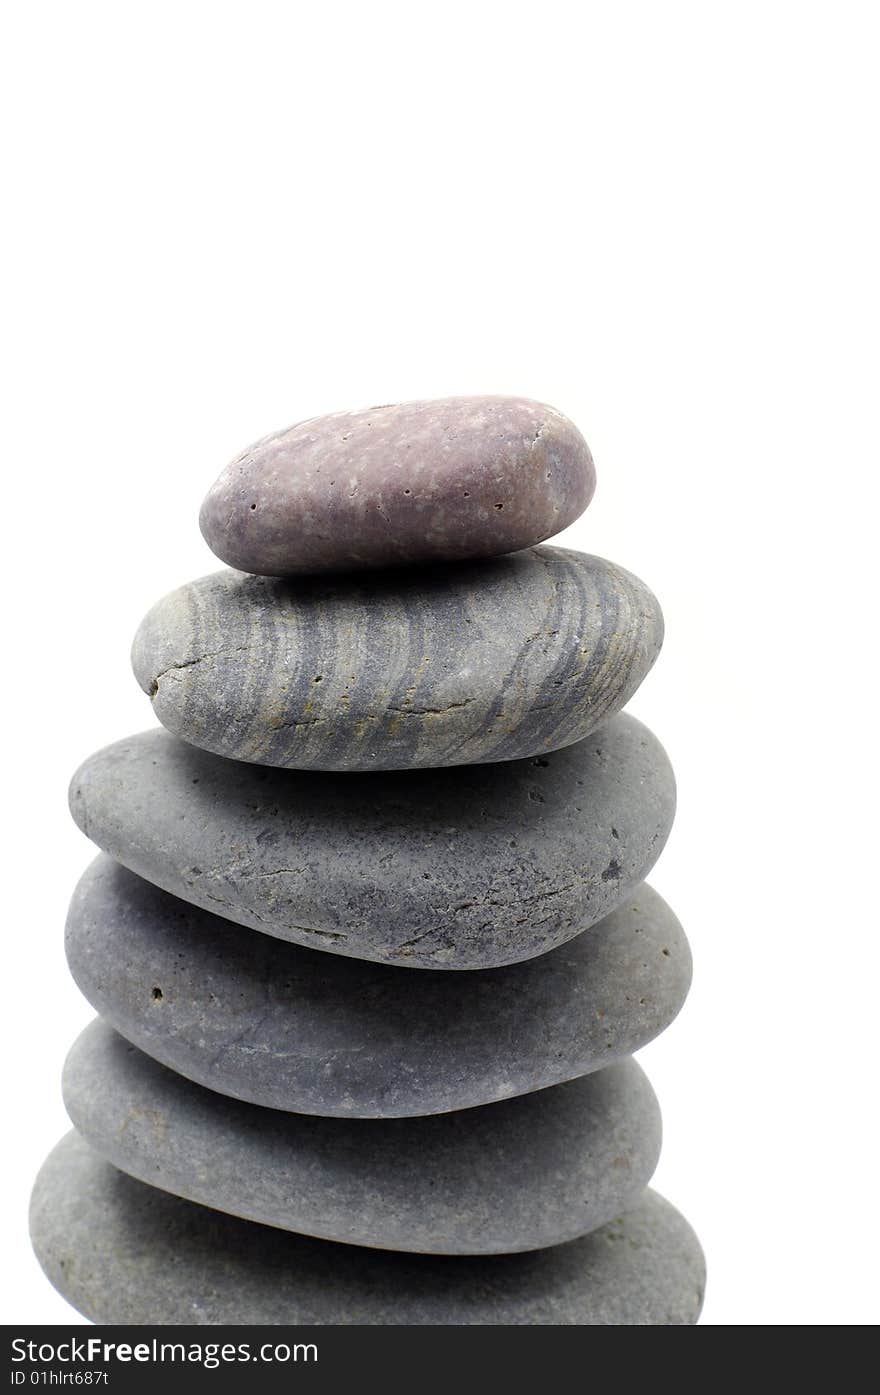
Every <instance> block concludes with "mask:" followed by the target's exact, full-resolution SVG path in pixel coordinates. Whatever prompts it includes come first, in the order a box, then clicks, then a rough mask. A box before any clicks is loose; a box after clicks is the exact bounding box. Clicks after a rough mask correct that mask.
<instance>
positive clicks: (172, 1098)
mask: <svg viewBox="0 0 880 1395" xmlns="http://www.w3.org/2000/svg"><path fill="white" fill-rule="evenodd" d="M64 1100H65V1104H66V1106H67V1111H68V1113H69V1115H70V1117H71V1120H72V1121H73V1123H74V1124H75V1126H76V1128H77V1129H78V1130H79V1132H80V1133H81V1134H82V1135H83V1137H84V1138H85V1139H86V1140H87V1142H88V1143H90V1144H91V1146H92V1147H93V1148H95V1149H96V1150H97V1151H98V1152H99V1153H101V1154H102V1156H104V1157H106V1158H107V1159H108V1160H109V1161H110V1162H112V1163H113V1164H114V1165H115V1166H116V1167H120V1168H122V1170H123V1171H124V1172H129V1173H131V1174H132V1176H134V1177H138V1178H139V1179H140V1180H141V1181H142V1182H151V1183H152V1184H153V1185H155V1186H157V1187H162V1188H163V1189H164V1190H165V1191H169V1192H174V1193H175V1195H177V1196H184V1197H187V1198H188V1199H189V1200H190V1201H199V1202H202V1203H203V1204H204V1205H205V1206H212V1207H215V1208H216V1209H217V1210H219V1211H229V1212H231V1213H232V1214H233V1215H236V1216H244V1217H245V1218H247V1219H248V1220H252V1221H261V1222H263V1223H264V1224H266V1225H274V1226H279V1227H281V1228H282V1229H284V1230H296V1231H301V1232H303V1233H304V1234H306V1235H319V1236H322V1237H323V1238H324V1239H327V1240H342V1241H346V1242H347V1243H349V1244H354V1245H371V1246H375V1247H377V1248H379V1249H387V1250H413V1251H417V1252H419V1253H423V1254H503V1253H506V1252H511V1251H515V1250H535V1249H539V1248H540V1247H541V1246H543V1245H555V1244H558V1243H559V1242H560V1241H564V1240H572V1239H574V1238H575V1236H578V1235H584V1234H586V1232H587V1231H589V1230H595V1228H596V1227H597V1226H600V1225H603V1224H604V1223H605V1222H606V1221H609V1220H611V1219H612V1218H613V1217H614V1216H617V1215H619V1214H620V1212H621V1211H624V1210H626V1208H627V1207H628V1206H629V1205H631V1204H632V1203H633V1202H634V1200H635V1199H636V1198H637V1197H638V1195H639V1193H640V1192H641V1191H642V1190H643V1189H644V1187H645V1186H646V1185H647V1183H648V1181H649V1179H650V1177H651V1174H652V1172H653V1171H654V1168H655V1166H656V1164H657V1158H658V1156H659V1153H660V1113H659V1110H658V1107H657V1101H656V1099H655V1097H654V1092H653V1091H652V1089H651V1087H650V1085H649V1084H648V1081H647V1079H646V1077H645V1076H644V1074H643V1073H642V1071H641V1070H640V1068H639V1067H638V1066H637V1065H636V1063H635V1062H634V1061H632V1060H628V1061H619V1062H618V1063H617V1064H616V1065H613V1066H609V1067H608V1068H607V1070H603V1071H597V1072H596V1073H595V1074H594V1075H589V1076H585V1077H584V1078H583V1079H582V1080H571V1081H569V1082H568V1083H567V1084H565V1085H554V1086H553V1087H552V1088H551V1089H549V1090H538V1091H536V1092H535V1093H533V1094H530V1095H521V1096H519V1098H517V1099H513V1100H504V1101H502V1102H501V1103H500V1104H487V1105H484V1106H483V1107H482V1108H481V1109H466V1110H459V1111H457V1112H456V1113H453V1114H436V1115H433V1116H430V1117H427V1118H420V1119H322V1118H319V1117H318V1116H317V1115H314V1114H289V1113H283V1112H281V1111H280V1110H277V1109H263V1108H261V1107H260V1106H259V1105H255V1104H243V1103H242V1102H241V1101H240V1100H232V1099H229V1098H228V1097H227V1096H226V1095H218V1094H216V1093H215V1092H214V1091H213V1090H205V1089H204V1088H203V1087H202V1086H201V1085H194V1084H193V1083H192V1081H190V1080H185V1079H184V1078H183V1077H182V1076H180V1075H177V1074H176V1073H175V1072H174V1071H170V1070H168V1068H167V1067H166V1066H162V1065H160V1064H159V1063H158V1061H154V1060H152V1059H151V1058H150V1057H149V1056H145V1055H144V1054H143V1052H141V1051H138V1050H137V1048H136V1047H134V1046H131V1045H130V1044H129V1043H128V1042H127V1041H125V1039H124V1038H123V1037H120V1036H118V1035H117V1034H116V1033H115V1032H114V1031H113V1029H112V1028H111V1027H109V1026H108V1025H107V1023H105V1022H102V1021H101V1020H100V1018H98V1019H96V1020H95V1022H93V1023H92V1025H91V1026H90V1027H87V1028H86V1030H85V1032H83V1033H82V1035H81V1036H80V1037H79V1038H78V1040H77V1042H76V1044H75V1045H74V1047H73V1049H72V1050H71V1052H70V1055H69V1056H68V1058H67V1064H66V1066H65V1069H64Z"/></svg>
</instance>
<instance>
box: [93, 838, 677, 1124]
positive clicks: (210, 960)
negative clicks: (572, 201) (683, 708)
mask: <svg viewBox="0 0 880 1395" xmlns="http://www.w3.org/2000/svg"><path fill="white" fill-rule="evenodd" d="M66 945H67V956H68V962H69V964H70V968H71V972H72V974H73V977H74V978H75V980H76V982H77V983H78V985H79V987H80V988H81V989H82V991H83V993H84V994H85V995H86V997H87V998H88V999H89V1001H90V1002H91V1003H92V1005H93V1006H94V1007H95V1008H96V1009H97V1011H98V1012H100V1013H101V1014H102V1016H104V1017H106V1018H107V1019H108V1020H109V1021H110V1022H112V1023H113V1026H114V1027H116V1028H117V1029H118V1030H119V1031H120V1032H122V1034H123V1035H124V1036H125V1037H127V1038H128V1039H129V1040H130V1041H133V1042H134V1043H135V1045H136V1046H139V1047H141V1048H142V1049H143V1050H144V1051H146V1052H148V1053H149V1054H150V1055H151V1056H154V1057H156V1059H157V1060H159V1061H162V1062H164V1064H165V1065H167V1066H171V1067H172V1068H173V1069H174V1070H176V1071H179V1072H180V1073H181V1074H183V1075H185V1076H187V1077H189V1078H190V1079H191V1080H195V1081H198V1082H199V1083H200V1084H202V1085H207V1086H208V1087H209V1088H211V1089H214V1090H219V1091H221V1092H222V1093H224V1094H227V1095H234V1096H236V1097H237V1098H239V1099H244V1100H249V1101H251V1102H252V1103H255V1104H262V1105H268V1106H270V1107H272V1108H275V1109H290V1110H294V1111H297V1112H299V1113H305V1114H325V1115H334V1116H341V1117H349V1118H358V1117H360V1118H395V1117H401V1116H408V1115H414V1114H435V1113H442V1112H443V1111H445V1110H451V1109H464V1108H467V1107H469V1106H473V1105H480V1104H488V1103H489V1102H490V1101H493V1100H498V1099H505V1098H508V1097H510V1096H512V1095H520V1094H525V1093H526V1092H527V1091H529V1090H536V1089H540V1088H542V1087H545V1086H547V1085H556V1084H558V1083H560V1082H561V1081H563V1080H570V1079H573V1078H575V1077H577V1076H580V1075H586V1074H587V1073H588V1072H590V1071H592V1070H595V1069H597V1068H598V1067H601V1066H604V1065H608V1064H609V1062H611V1061H614V1060H616V1059H618V1058H619V1057H621V1056H626V1055H629V1054H630V1053H631V1052H633V1051H636V1050H638V1048H639V1047H640V1046H643V1045H644V1044H645V1043H646V1042H647V1041H650V1040H651V1038H652V1037H655V1036H656V1035H657V1033H658V1032H661V1031H662V1030H663V1029H664V1027H666V1026H668V1025H669V1023H670V1022H671V1021H672V1019H673V1017H674V1016H675V1015H676V1013H677V1012H678V1010H679V1008H680V1007H681V1005H682V1003H683V1001H684V998H685V995H686V993H687V991H688V987H689V985H690V977H691V956H690V951H689V948H688V943H687V940H686V938H685V935H684V932H683V930H682V928H681V926H680V925H679V923H678V921H677V920H676V918H675V916H674V915H673V913H672V911H671V910H670V909H669V907H668V906H667V905H666V903H665V902H664V901H663V900H662V899H661V897H659V896H658V895H657V893H656V892H655V891H652V890H651V888H650V887H649V886H645V885H642V886H639V887H637V888H636V889H635V891H634V892H632V893H631V894H630V896H628V897H627V899H626V900H625V901H624V902H623V904H622V905H621V906H619V907H618V908H617V909H616V910H614V911H612V912H611V913H610V915H608V916H606V917H605V918H604V920H602V921H601V922H600V923H599V924H598V925H595V926H594V927H593V928H592V930H590V932H589V934H586V935H578V936H577V937H576V938H575V939H573V940H571V941H569V943H568V944H567V945H563V946H562V947H561V948H559V949H556V950H553V952H552V953H551V954H544V955H541V956H540V957H539V958H537V959H530V960H528V961H527V962H526V963H522V964H513V965H510V966H509V967H508V968H505V969H486V970H483V971H480V970H475V971H474V972H472V973H467V974H444V973H436V972H432V971H430V970H426V971H424V972H422V973H417V974H413V973H409V972H407V971H406V970H404V969H399V968H395V967H392V966H390V965H383V964H371V963H366V962H364V961H361V960H357V959H344V958H342V957H340V956H339V955H330V954H322V953H319V952H318V951H315V950H310V949H305V948H303V947H302V946H300V945H292V944H286V943H284V942H283V941H281V940H276V939H273V938H271V937H270V936H268V935H261V934H256V933H254V931H252V930H248V929H245V928H243V927H242V926H239V925H234V924H233V923H232V922H231V921H228V920H223V919H221V918H220V917H219V916H215V915H212V914H211V913H210V912H208V911H203V910H201V909H199V908H198V907H196V906H193V905H191V904H190V903H189V902H187V901H182V900H180V899H179V898H178V897H176V896H170V895H169V894H168V893H167V892H165V891H161V890H160V889H159V888H158V887H155V886H153V885H152V884H151V883H150V882H146V881H143V880H142V879H141V878H140V877H136V876H135V875H134V874H133V873H132V872H129V871H127V869H126V868H124V867H121V866H119V864H118V863H116V862H114V861H113V860H112V859H111V858H109V857H107V856H106V855H105V854H103V853H102V854H101V855H100V856H99V857H97V858H96V859H95V861H94V862H93V863H92V865H91V866H90V867H89V868H88V869H87V871H86V872H85V873H84V875H83V877H82V878H81V880H80V882H79V885H78V887H77V889H76V891H75V892H74V896H73V900H72V902H71V906H70V912H69V915H68V919H67V931H66Z"/></svg>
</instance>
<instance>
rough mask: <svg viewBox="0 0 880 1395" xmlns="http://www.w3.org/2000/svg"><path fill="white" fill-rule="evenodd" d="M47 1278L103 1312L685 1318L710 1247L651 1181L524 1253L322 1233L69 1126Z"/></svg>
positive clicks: (299, 1320)
mask: <svg viewBox="0 0 880 1395" xmlns="http://www.w3.org/2000/svg"><path fill="white" fill-rule="evenodd" d="M31 1238H32V1240H33V1245H34V1249H35V1250H36V1254H37V1258H38V1259H39V1261H40V1263H41V1264H42V1266H43V1269H44V1270H45V1272H46V1274H47V1276H48V1278H49V1279H50V1280H51V1282H52V1283H53V1284H54V1285H55V1287H56V1288H57V1289H58V1290H59V1291H60V1292H61V1293H62V1294H63V1296H64V1297H65V1298H66V1299H67V1300H68V1302H70V1303H72V1304H73V1305H74V1307H75V1308H77V1309H78V1310H79V1311H80V1312H81V1313H83V1314H84V1315H85V1316H86V1317H89V1318H91V1319H92V1320H93V1321H95V1322H101V1323H116V1324H124V1323H138V1324H204V1325H222V1324H224V1323H237V1324H242V1325H249V1324H254V1325H267V1326H276V1325H278V1326H288V1325H292V1326H306V1325H310V1324H314V1325H333V1324H345V1325H349V1326H377V1327H390V1326H403V1325H432V1324H446V1325H450V1326H469V1325H517V1326H530V1325H537V1324H548V1325H562V1324H565V1325H568V1324H576V1325H585V1326H612V1325H613V1326H675V1327H678V1326H687V1325H689V1324H692V1323H695V1322H696V1321H697V1318H698V1316H699V1313H700V1308H701V1306H702V1301H703V1289H704V1284H705V1261H704V1259H703V1255H702V1251H701V1249H700V1245H699V1242H698V1241H697V1238H696V1236H695V1235H694V1233H693V1231H692V1230H691V1228H690V1226H689V1225H688V1224H687V1222H686V1221H685V1220H684V1219H683V1218H682V1217H681V1216H680V1215H679V1214H678V1212H677V1211H675V1210H674V1209H673V1208H672V1207H671V1206H670V1205H669V1203H668V1202H666V1201H664V1200H663V1199H662V1198H661V1197H659V1196H657V1195H656V1193H652V1192H647V1193H646V1194H645V1196H644V1198H643V1199H642V1200H641V1201H640V1202H639V1203H638V1205H637V1206H636V1207H635V1209H634V1210H632V1211H630V1212H629V1213H628V1214H627V1215H625V1216H622V1217H620V1218H619V1219H618V1220H615V1221H611V1222H609V1224H608V1225H605V1226H603V1227H602V1228H601V1229H600V1230H597V1231H594V1232H593V1233H592V1234H591V1235H588V1236H586V1237H584V1238H583V1239H580V1240H574V1241H572V1242H571V1243H570V1244H567V1245H555V1246H553V1247H552V1248H550V1249H545V1250H534V1251H530V1252H528V1253H526V1254H517V1255H488V1256H481V1257H473V1256H467V1257H460V1256H451V1255H412V1254H397V1253H394V1252H393V1251H380V1250H370V1249H361V1248H358V1247H357V1246H353V1245H337V1244H333V1243H332V1242H330V1241H327V1240H313V1239H309V1238H307V1237H305V1236H301V1235H293V1234H290V1233H288V1232H284V1231H281V1230H273V1229H270V1228H269V1227H266V1226H261V1225H256V1224H255V1223H253V1222H251V1221H243V1220H239V1219H237V1218H235V1217H232V1216H226V1215H224V1214H223V1213H222V1212H219V1211H211V1210H209V1209H207V1208H205V1207H203V1206H197V1205H194V1204H193V1203H192V1202H187V1201H181V1200H180V1199H179V1198H177V1197H173V1196H171V1195H169V1194H168V1193H167V1192H162V1191H158V1190H157V1189H156V1188H154V1187H148V1186H145V1185H144V1184H143V1183H142V1182H137V1181H135V1180H134V1179H133V1178H131V1177H127V1176H126V1175H125V1174H124V1173H122V1172H118V1171H117V1170H116V1169H115V1168H114V1167H112V1166H111V1164H110V1163H108V1162H105V1161H104V1160H103V1159H102V1158H99V1157H98V1155H97V1154H96V1153H94V1152H92V1150H91V1149H90V1148H89V1147H88V1146H87V1145H86V1144H85V1143H84V1142H83V1141H82V1139H81V1138H79V1137H78V1136H77V1135H76V1134H75V1133H71V1134H69V1135H68V1136H67V1137H66V1138H65V1139H63V1140H62V1142H61V1143H60V1144H59V1145H58V1146H57V1147H56V1148H55V1150H54V1151H53V1152H52V1153H51V1154H50V1156H49V1158H48V1159H47V1160H46V1162H45V1163H44V1165H43V1168H42V1170H41V1172H40V1175H39V1177H38V1178H37V1181H36V1185H35V1187H34V1192H33V1198H32V1201H31Z"/></svg>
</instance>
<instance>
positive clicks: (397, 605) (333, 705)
mask: <svg viewBox="0 0 880 1395" xmlns="http://www.w3.org/2000/svg"><path fill="white" fill-rule="evenodd" d="M662 640H663V619H662V616H661V613H660V607H659V605H658V603H657V601H656V600H655V598H654V597H653V596H652V594H651V592H650V591H649V590H648V588H647V587H646V586H645V585H644V584H643V583H642V582H641V581H639V580H638V579H637V578H636V577H634V576H631V575H630V574H629V572H625V571H624V570H623V568H622V567H617V566H615V565H614V564H613V563H611V562H604V561H602V560H601V558H598V557H590V556H587V555H586V554H585V553H582V552H570V551H566V550H564V549H562V548H557V547H542V548H533V549H531V550H529V551H527V552H519V553H516V554H515V555H513V556H510V557H499V558H495V559H492V560H489V561H483V562H479V563H469V564H463V565H459V566H454V567H445V568H435V569H433V570H431V571H418V570H416V571H413V570H409V571H405V572H396V573H387V572H386V573H382V574H381V575H374V576H369V577H366V578H364V577H363V576H343V577H335V578H332V579H327V578H322V579H317V580H316V579H310V578H303V579H300V580H296V581H283V580H279V579H277V578H267V577H256V576H243V575H242V574H241V573H240V572H231V571H222V572H215V573H214V574H213V575H211V576H206V577H202V578H201V579H200V580H198V581H193V582H190V583H189V584H188V585H186V586H182V587H180V588H179V589H178V590H177V591H173V592H172V593H171V594H170V595H168V596H166V597H165V598H164V599H163V600H161V601H159V603H158V604H157V605H155V606H154V607H153V609H152V610H151V611H150V612H149V614H148V615H147V617H146V619H145V620H144V621H143V622H142V624H141V626H140V628H139V630H138V632H137V634H136V636H135V640H134V645H133V648H132V664H133V667H134V672H135V675H136V677H137V680H138V682H139V683H140V685H141V687H142V688H143V690H144V692H146V693H148V694H149V695H150V697H151V698H152V702H153V711H154V712H155V714H156V716H157V717H158V719H159V721H160V722H162V724H163V725H164V726H166V727H167V728H168V729H169V731H173V732H174V733H175V735H176V736H181V737H183V738H184V739H185V740H186V741H191V742H192V743H193V745H195V746H201V747H203V748H204V749H205V750H208V751H214V752H216V753H217V754H218V755H222V756H231V757H232V758H233V759H235V760H246V761H254V762H256V763H257V764H260V765H278V766H285V767H289V768H294V769H301V770H346V771H348V770H409V769H413V768H419V767H426V766H439V765H469V764H474V763H478V762H484V761H502V760H515V759H519V758H520V757H523V756H531V755H542V754H545V753H546V752H547V751H553V750H557V749H558V748H559V747H561V746H569V745H571V744H572V742H575V741H580V740H581V739H582V738H583V737H585V736H587V735H588V734H589V733H590V732H591V731H593V730H595V728H596V727H598V726H599V725H600V723H602V722H603V721H606V720H607V719H608V717H610V716H611V715H612V714H613V713H615V712H617V711H619V710H620V708H622V707H623V706H624V704H625V703H626V702H628V700H629V699H630V697H632V695H633V693H634V692H635V691H636V689H637V688H638V686H639V684H640V683H641V681H642V679H643V678H644V677H645V675H646V673H647V672H648V670H649V669H650V668H651V665H652V664H653V662H654V660H655V658H656V657H657V654H658V653H659V651H660V645H661V643H662Z"/></svg>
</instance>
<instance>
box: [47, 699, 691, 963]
mask: <svg viewBox="0 0 880 1395" xmlns="http://www.w3.org/2000/svg"><path fill="white" fill-rule="evenodd" d="M70 802H71V810H72V812H73V816H74V818H75V819H76V821H77V823H78V824H79V826H80V828H81V829H82V830H83V832H84V833H86V834H87V835H88V836H89V837H90V838H92V839H94V841H95V842H96V843H97V844H98V846H99V847H101V848H103V849H104V851H105V852H108V853H110V854H111V856H112V857H114V858H116V860H117V861H118V862H121V863H123V864H124V865H125V866H126V867H129V868H130V869H131V870H132V871H133V872H137V873H138V875H139V876H142V877H146V878H147V880H148V881H152V882H155V883H156V885H157V886H161V887H164V889H165V890H166V891H170V892H172V893H173V894H174V895H176V896H182V897H183V898H184V899H185V900H188V901H192V902H194V903H195V904H196V905H198V906H202V907H204V908H205V909H207V910H211V911H215V912H217V913H218V914H220V915H223V916H226V917H227V918H228V919H230V920H237V921H239V922H240V923H241V924H243V925H249V926H251V927H252V928H254V929H257V930H263V931H265V932H266V933H267V934H270V935H276V936H278V937H279V938H280V939H286V940H293V941H295V942H297V943H299V944H306V945H311V946H312V947H316V948H320V949H327V950H331V951H333V952H334V953H336V954H347V955H351V956H352V957H354V958H358V959H374V960H380V961H383V962H387V963H393V964H401V965H405V966H408V967H416V968H428V969H432V968H433V969H436V968H446V969H482V968H491V967H493V966H495V965H499V964H506V963H512V962H514V961H516V960H520V959H529V958H531V957H532V956H533V955H536V954H541V953H543V952H544V951H545V950H549V949H552V948H554V946H556V945H559V944H562V943H563V942H564V941H565V940H569V939H571V938H572V937H573V936H574V935H576V934H578V933H579V932H580V931H581V930H584V929H586V928H587V927H588V926H589V925H592V924H593V923H594V922H595V921H597V920H600V919H601V918H602V916H604V915H607V913H608V912H609V911H610V910H612V909H613V908H614V906H616V905H617V904H618V903H619V902H620V901H621V900H622V899H623V898H624V896H625V895H627V893H628V892H629V891H630V890H631V889H632V888H633V887H634V886H635V885H636V884H637V883H638V882H640V881H642V880H643V879H644V877H645V876H646V874H647V873H648V871H649V869H650V868H651V867H652V866H653V864H654V862H655V860H656V858H657V857H658V856H659V854H660V851H661V849H662V847H663V844H664V842H665V840H666V836H667V834H668V832H669V828H670V825H671V823H672V818H673V812H674V805H675V786H674V780H673V776H672V771H671V769H670V766H669V762H668V760H667V758H666V755H665V753H664V752H663V748H662V747H661V746H660V744H659V743H658V741H657V740H656V738H655V737H653V736H652V735H651V733H650V732H649V731H648V730H647V728H645V727H643V726H642V725H641V723H639V722H637V721H635V720H634V718H632V717H629V716H618V717H615V718H614V719H612V721H610V722H609V723H608V724H607V725H606V726H605V727H603V728H602V730H601V731H600V732H597V733H596V734H595V735H594V736H592V737H590V738H589V739H588V740H587V741H583V742H580V743H579V744H578V745H577V746H570V747H568V748H567V749H566V750H564V751H557V752H555V753H553V754H552V755H549V756H546V757H541V758H539V759H536V760H524V761H514V762H506V763H503V764H499V765H486V766H466V767H458V768H456V769H450V770H437V771H407V772H398V773H388V772H386V773H376V774H369V775H367V774H363V775H333V774H315V773H311V772H306V771H291V770H270V769H268V768H266V767H261V766H255V765H245V764H243V763H241V762H235V761H228V760H224V759H223V758H222V757H219V756H213V755H210V754H209V753H208V752H206V751H200V750H198V749H197V748H196V747H194V746H189V745H187V743H185V742H183V741H178V740H177V739H176V738H175V737H173V736H171V735H169V734H168V733H167V732H164V731H161V730H157V731H149V732H144V733H142V734H141V735H139V736H134V737H131V738H130V739H129V740H126V741H119V742H117V743H116V744H115V745H114V746H109V747H107V748H106V749H105V750H103V751H99V752H98V753H97V754H96V755H94V756H92V757H91V758H90V759H89V760H87V761H86V762H85V764H84V765H83V766H81V767H80V769H79V770H78V771H77V773H76V775H74V777H73V781H72V783H71V790H70Z"/></svg>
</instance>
